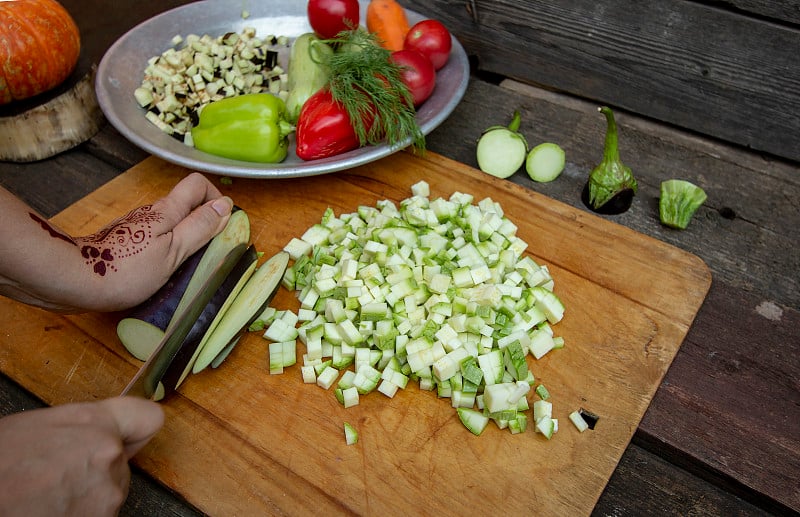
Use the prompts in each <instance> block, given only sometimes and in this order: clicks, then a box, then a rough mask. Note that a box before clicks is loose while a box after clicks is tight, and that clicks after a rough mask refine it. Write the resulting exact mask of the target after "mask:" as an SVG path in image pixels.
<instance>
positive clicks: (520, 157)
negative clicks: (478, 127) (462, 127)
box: [476, 111, 528, 178]
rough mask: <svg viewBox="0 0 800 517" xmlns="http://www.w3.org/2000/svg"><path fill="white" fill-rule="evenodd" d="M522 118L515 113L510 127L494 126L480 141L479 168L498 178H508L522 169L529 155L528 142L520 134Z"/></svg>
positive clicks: (477, 152) (484, 133) (478, 152)
mask: <svg viewBox="0 0 800 517" xmlns="http://www.w3.org/2000/svg"><path fill="white" fill-rule="evenodd" d="M520 121H521V117H520V114H519V111H515V112H514V116H513V117H512V118H511V123H510V124H509V125H508V127H503V126H492V127H490V128H488V129H487V130H486V131H484V132H483V135H481V138H480V139H479V140H478V148H477V150H476V155H477V159H478V167H479V168H480V169H481V170H482V171H483V172H485V173H487V174H491V175H492V176H496V177H498V178H508V177H509V176H511V175H512V174H514V173H515V172H517V171H518V170H519V168H520V167H522V164H523V162H525V158H526V155H527V154H528V142H527V141H526V140H525V137H524V136H523V135H522V134H521V133H519V132H518V130H519V124H520Z"/></svg>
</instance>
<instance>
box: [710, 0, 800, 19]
mask: <svg viewBox="0 0 800 517" xmlns="http://www.w3.org/2000/svg"><path fill="white" fill-rule="evenodd" d="M706 3H710V4H711V5H718V6H721V7H724V8H727V9H738V10H741V11H743V12H746V13H750V14H753V15H756V16H763V17H765V18H771V19H772V20H774V21H776V22H777V23H793V24H798V23H800V3H798V2H797V0H717V1H713V0H712V1H710V2H706Z"/></svg>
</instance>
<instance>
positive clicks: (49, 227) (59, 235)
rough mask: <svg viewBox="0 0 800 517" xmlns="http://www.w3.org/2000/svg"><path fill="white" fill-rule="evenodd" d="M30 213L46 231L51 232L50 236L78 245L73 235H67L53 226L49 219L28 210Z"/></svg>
mask: <svg viewBox="0 0 800 517" xmlns="http://www.w3.org/2000/svg"><path fill="white" fill-rule="evenodd" d="M28 215H29V216H30V217H31V219H33V220H34V221H36V222H37V223H39V226H41V227H42V229H43V230H44V231H46V232H47V233H49V234H50V237H53V238H54V239H61V240H62V241H66V242H68V243H70V244H72V245H73V246H77V244H76V243H75V241H74V240H72V237H70V236H69V235H66V234H64V233H61V232H60V231H58V230H56V229H55V228H53V225H51V224H50V222H49V221H47V220H45V219H42V218H41V217H39V216H38V215H36V214H34V213H33V212H28Z"/></svg>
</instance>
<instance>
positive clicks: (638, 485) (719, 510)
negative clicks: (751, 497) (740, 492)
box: [592, 444, 764, 517]
mask: <svg viewBox="0 0 800 517" xmlns="http://www.w3.org/2000/svg"><path fill="white" fill-rule="evenodd" d="M592 515H593V516H596V517H608V516H612V515H613V516H627V515H630V516H636V515H658V516H661V517H670V516H674V517H679V516H680V517H684V516H687V515H693V516H702V515H707V516H716V515H728V516H733V515H736V516H738V517H750V516H752V517H756V516H764V510H763V509H760V508H758V507H757V506H754V505H751V504H749V503H747V502H745V501H743V500H742V499H739V498H737V497H736V496H733V495H731V494H730V493H728V492H725V491H724V490H722V489H720V488H718V487H716V486H715V485H713V484H711V483H709V482H706V481H703V480H702V479H699V478H697V477H695V476H693V475H692V474H690V473H689V472H687V471H685V470H682V469H679V468H677V469H676V468H675V466H674V465H672V464H671V463H669V462H667V461H665V460H664V459H663V458H661V457H659V456H657V455H655V454H652V453H651V452H649V451H647V450H645V449H642V448H640V447H637V446H636V445H633V444H631V445H630V446H628V449H627V450H626V451H625V454H624V455H623V456H622V459H621V460H620V462H619V465H617V470H615V471H614V475H613V476H611V480H610V481H609V483H608V485H607V486H606V490H605V492H603V495H602V496H601V497H600V500H599V501H598V502H597V505H596V506H595V508H594V511H593V512H592Z"/></svg>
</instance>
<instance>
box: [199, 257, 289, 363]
mask: <svg viewBox="0 0 800 517" xmlns="http://www.w3.org/2000/svg"><path fill="white" fill-rule="evenodd" d="M288 264H289V254H288V253H286V252H285V251H281V252H279V253H277V254H276V255H274V256H272V257H271V258H270V259H269V260H267V261H266V262H264V264H262V265H261V266H260V267H259V268H258V269H257V270H256V272H255V273H253V276H251V277H250V280H248V281H247V283H246V284H245V286H244V288H243V289H242V290H241V292H240V293H239V295H238V296H236V299H234V300H233V303H232V304H231V306H230V307H229V308H228V310H227V311H226V312H225V315H224V316H223V317H222V319H221V320H220V322H219V324H218V325H217V326H216V327H215V328H214V330H213V331H212V333H211V335H210V336H209V338H208V340H207V342H206V343H205V345H203V347H202V349H201V350H200V353H199V355H198V357H197V360H196V361H195V363H194V366H193V367H192V373H198V372H200V371H202V370H204V369H205V368H206V367H207V366H208V365H210V364H211V363H212V361H214V359H215V358H216V357H217V356H218V355H219V354H220V353H221V352H222V351H223V350H225V349H226V348H227V347H228V345H229V344H230V343H232V342H233V341H235V340H237V339H238V338H239V337H240V336H241V334H242V332H244V331H246V330H247V327H249V326H250V324H251V323H252V322H253V321H255V319H256V318H257V317H258V316H259V315H260V314H261V313H262V312H263V311H264V309H265V308H266V307H267V305H269V303H270V302H271V301H272V298H273V297H274V296H275V293H276V292H277V291H278V288H279V287H280V285H281V280H282V279H283V275H284V273H285V272H286V267H287V265H288Z"/></svg>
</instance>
